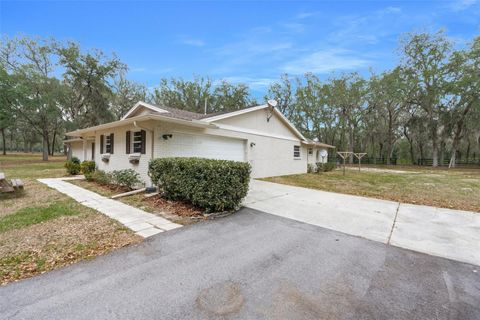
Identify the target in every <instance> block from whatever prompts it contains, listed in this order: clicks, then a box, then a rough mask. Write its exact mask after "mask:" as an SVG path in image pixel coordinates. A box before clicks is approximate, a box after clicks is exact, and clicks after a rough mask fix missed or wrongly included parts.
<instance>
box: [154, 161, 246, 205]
mask: <svg viewBox="0 0 480 320" xmlns="http://www.w3.org/2000/svg"><path fill="white" fill-rule="evenodd" d="M250 171H251V167H250V164H248V163H246V162H237V161H227V160H212V159H203V158H160V159H153V160H151V161H150V163H149V168H148V174H149V176H150V178H151V179H152V181H153V183H154V184H156V185H157V186H158V187H159V189H160V190H162V191H163V195H164V196H165V197H166V198H168V199H171V200H181V201H187V202H189V203H191V204H193V205H195V206H197V207H199V208H202V209H204V210H205V211H206V212H220V211H228V210H233V209H236V208H238V207H239V205H240V203H241V201H242V199H243V198H244V197H245V196H246V195H247V192H248V183H249V182H250Z"/></svg>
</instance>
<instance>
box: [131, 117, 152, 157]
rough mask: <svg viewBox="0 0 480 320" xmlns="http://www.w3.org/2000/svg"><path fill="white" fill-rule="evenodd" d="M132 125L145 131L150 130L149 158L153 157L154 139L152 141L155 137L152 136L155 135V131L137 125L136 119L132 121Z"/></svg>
mask: <svg viewBox="0 0 480 320" xmlns="http://www.w3.org/2000/svg"><path fill="white" fill-rule="evenodd" d="M133 126H134V127H135V128H140V129H143V130H145V131H148V132H150V133H151V134H152V148H151V149H152V154H151V155H150V159H153V154H154V153H153V149H154V146H155V141H154V140H155V139H154V138H155V137H154V136H155V132H154V130H151V129H149V128H145V127H142V126H139V125H138V124H137V121H133Z"/></svg>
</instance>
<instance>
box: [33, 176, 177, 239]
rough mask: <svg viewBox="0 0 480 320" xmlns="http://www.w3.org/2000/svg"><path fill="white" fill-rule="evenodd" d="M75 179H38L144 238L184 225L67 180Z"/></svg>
mask: <svg viewBox="0 0 480 320" xmlns="http://www.w3.org/2000/svg"><path fill="white" fill-rule="evenodd" d="M75 179H79V178H76V177H73V178H52V179H38V181H40V182H41V183H44V184H46V185H47V186H49V187H50V188H54V189H56V190H58V191H59V192H61V193H63V194H66V195H67V196H69V197H71V198H73V199H75V200H76V201H78V202H79V203H81V204H82V205H84V206H86V207H89V208H92V209H95V210H97V211H99V212H101V213H103V214H105V215H106V216H108V217H110V218H112V219H115V220H117V221H119V222H120V223H122V224H123V225H124V226H126V227H127V228H129V229H131V230H132V231H134V232H135V233H136V234H138V235H140V236H142V237H144V238H146V237H150V236H153V235H154V234H157V233H160V232H163V231H167V230H172V229H176V228H179V227H181V226H182V225H180V224H177V223H173V222H171V221H170V220H167V219H165V218H162V217H159V216H156V215H154V214H151V213H148V212H145V211H143V210H140V209H138V208H135V207H132V206H129V205H127V204H125V203H122V202H120V201H117V200H112V199H109V198H106V197H104V196H101V195H99V194H98V193H95V192H92V191H89V190H86V189H84V188H82V187H79V186H76V185H74V184H71V183H69V182H67V181H68V180H75Z"/></svg>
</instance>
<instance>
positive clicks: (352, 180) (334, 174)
mask: <svg viewBox="0 0 480 320" xmlns="http://www.w3.org/2000/svg"><path fill="white" fill-rule="evenodd" d="M264 180H265V181H271V182H277V183H283V184H288V185H294V186H300V187H305V188H311V189H319V190H324V191H332V192H338V193H346V194H353V195H360V196H366V197H373V198H379V199H386V200H393V201H400V202H404V203H413V204H422V205H431V206H437V207H443V208H453V209H460V210H470V211H477V212H480V168H479V169H444V168H440V169H433V168H424V167H415V166H398V167H397V166H391V167H376V168H372V167H366V168H365V169H364V170H362V171H360V172H359V171H357V170H353V168H350V169H347V170H346V174H345V176H344V175H343V172H342V170H339V169H337V170H334V171H331V172H325V173H320V174H315V173H307V174H299V175H290V176H282V177H272V178H266V179H264Z"/></svg>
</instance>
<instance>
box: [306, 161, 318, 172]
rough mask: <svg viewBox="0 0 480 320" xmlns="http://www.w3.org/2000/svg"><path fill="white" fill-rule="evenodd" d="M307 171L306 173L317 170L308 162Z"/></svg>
mask: <svg viewBox="0 0 480 320" xmlns="http://www.w3.org/2000/svg"><path fill="white" fill-rule="evenodd" d="M307 172H308V173H315V172H317V166H316V165H314V164H313V163H309V164H308V165H307Z"/></svg>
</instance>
